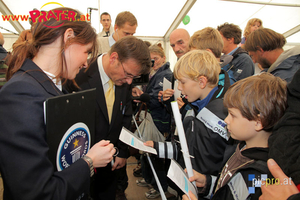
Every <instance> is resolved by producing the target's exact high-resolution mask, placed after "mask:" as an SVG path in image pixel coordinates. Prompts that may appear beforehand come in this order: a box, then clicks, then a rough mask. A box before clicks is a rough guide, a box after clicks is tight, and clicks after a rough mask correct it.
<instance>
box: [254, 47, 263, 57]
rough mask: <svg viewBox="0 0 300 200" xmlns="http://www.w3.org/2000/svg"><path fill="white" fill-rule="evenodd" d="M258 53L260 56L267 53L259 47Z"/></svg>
mask: <svg viewBox="0 0 300 200" xmlns="http://www.w3.org/2000/svg"><path fill="white" fill-rule="evenodd" d="M256 52H259V54H260V55H261V56H262V55H263V54H264V53H265V51H264V50H263V49H262V48H261V47H260V46H257V51H256Z"/></svg>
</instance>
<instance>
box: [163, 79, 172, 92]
mask: <svg viewBox="0 0 300 200" xmlns="http://www.w3.org/2000/svg"><path fill="white" fill-rule="evenodd" d="M171 88H172V83H171V81H169V80H168V79H166V78H164V80H163V91H165V90H166V89H171Z"/></svg>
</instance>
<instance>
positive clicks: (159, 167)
mask: <svg viewBox="0 0 300 200" xmlns="http://www.w3.org/2000/svg"><path fill="white" fill-rule="evenodd" d="M150 159H151V161H152V164H153V167H154V169H155V172H156V174H157V177H158V179H159V181H160V184H161V187H162V188H163V190H164V191H165V192H166V191H167V190H168V182H167V174H166V170H165V163H164V159H162V158H157V157H154V156H150ZM141 163H142V175H143V178H144V179H145V181H146V182H147V183H149V184H151V185H152V186H153V187H154V189H156V190H157V191H158V186H157V184H156V180H155V178H154V175H153V173H152V170H151V166H150V164H149V162H148V158H147V156H146V155H143V156H142V159H141Z"/></svg>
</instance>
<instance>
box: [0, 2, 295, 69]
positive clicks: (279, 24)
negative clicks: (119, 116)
mask: <svg viewBox="0 0 300 200" xmlns="http://www.w3.org/2000/svg"><path fill="white" fill-rule="evenodd" d="M47 3H49V0H40V1H38V2H37V1H35V0H26V1H23V0H0V5H1V6H0V12H1V16H2V17H1V18H0V32H2V33H3V34H4V38H5V44H4V47H5V48H6V49H8V50H10V49H11V46H12V44H13V42H14V41H15V40H16V39H17V36H16V35H14V34H12V33H10V32H8V31H6V30H5V29H7V30H10V31H11V32H14V33H17V34H19V33H20V32H21V31H22V30H23V29H29V28H30V25H29V23H28V21H26V20H24V21H22V20H18V21H12V20H11V21H10V22H8V21H4V19H3V16H4V15H29V11H31V10H33V9H34V8H37V9H40V8H41V7H43V6H44V7H43V8H42V9H43V10H49V9H52V8H55V7H59V6H60V5H63V6H66V7H72V8H75V9H78V10H80V11H81V12H82V13H83V14H90V9H88V8H96V9H98V10H94V9H93V10H91V16H90V18H91V24H92V26H93V27H94V28H95V30H96V31H97V32H99V31H100V30H101V29H102V27H101V25H100V23H99V16H100V14H101V13H102V12H108V13H110V15H111V17H112V22H113V23H112V25H114V21H115V17H116V16H117V14H118V13H120V12H122V11H130V12H132V13H133V14H134V15H135V16H136V18H137V20H138V27H137V30H136V34H135V36H137V37H138V38H141V39H143V40H148V41H149V42H151V43H152V44H156V43H159V42H160V43H162V45H163V47H164V49H165V51H166V56H167V60H169V61H170V63H171V67H173V66H174V64H175V63H176V60H177V58H176V56H175V54H174V52H173V50H172V48H171V47H170V44H169V35H170V33H171V32H172V31H173V30H174V29H176V28H184V29H186V30H187V31H188V32H189V33H190V35H192V34H193V33H194V32H195V31H197V30H200V29H203V28H205V27H208V26H209V27H213V28H217V26H218V25H221V24H223V23H225V22H229V23H234V24H236V25H238V26H240V28H241V29H242V30H244V28H245V26H246V24H247V21H248V20H249V19H251V18H254V17H256V18H260V19H261V20H262V21H263V26H264V27H266V28H270V29H273V30H275V31H276V32H279V33H282V34H284V35H285V36H286V37H287V45H286V46H285V48H290V47H293V46H295V45H300V32H299V30H300V0H244V1H243V0H209V1H208V0H176V1H174V0H151V1H145V0H127V1H124V0H85V1H84V2H83V1H81V0H73V1H67V0H59V1H57V2H56V3H57V4H47ZM59 4H60V5H59ZM185 15H189V17H190V22H189V23H188V24H187V25H184V24H183V23H182V19H183V18H184V16H185ZM1 27H3V28H4V29H2V28H1Z"/></svg>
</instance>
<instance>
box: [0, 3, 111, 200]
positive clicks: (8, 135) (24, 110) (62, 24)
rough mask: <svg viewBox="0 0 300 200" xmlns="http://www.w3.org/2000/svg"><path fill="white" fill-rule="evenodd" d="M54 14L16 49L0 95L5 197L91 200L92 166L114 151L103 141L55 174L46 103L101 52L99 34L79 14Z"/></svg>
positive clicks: (65, 11)
mask: <svg viewBox="0 0 300 200" xmlns="http://www.w3.org/2000/svg"><path fill="white" fill-rule="evenodd" d="M35 12H39V11H35ZM53 13H55V15H60V16H59V17H58V19H57V18H50V19H49V20H48V21H46V22H36V23H35V24H34V30H33V40H32V43H29V42H23V43H21V44H19V45H18V46H17V47H16V48H15V49H14V51H13V55H12V59H11V62H10V64H9V69H8V73H7V79H8V80H9V81H8V82H7V83H6V84H5V86H4V87H3V88H2V89H1V92H0V172H1V175H2V178H3V182H4V199H17V200H21V199H27V200H28V199H30V200H34V199H37V200H41V199H43V200H46V199H55V200H59V199H86V198H87V195H86V193H88V192H89V187H90V176H91V175H92V174H93V172H94V169H93V168H94V167H103V166H106V165H107V163H109V162H110V161H111V159H112V155H113V154H114V153H115V149H114V148H113V145H112V144H109V141H104V140H103V141H100V142H99V143H97V144H95V145H94V146H93V147H92V148H91V149H90V150H89V151H88V153H87V154H86V156H85V157H83V158H81V159H79V160H77V161H76V162H75V163H73V164H72V165H71V166H69V167H68V168H67V169H64V170H63V171H59V172H58V171H56V170H55V167H54V166H53V165H52V163H51V161H50V160H49V157H48V150H49V146H48V144H47V139H46V126H45V123H44V111H43V102H44V101H45V100H46V99H47V98H49V97H53V96H58V95H62V94H63V92H62V89H61V80H62V79H63V78H64V79H74V78H75V76H76V74H77V73H78V72H79V70H80V68H82V67H87V58H88V54H89V53H90V52H95V49H96V48H95V47H96V33H95V32H94V29H93V28H92V27H91V26H90V24H89V23H88V22H86V21H80V16H81V14H80V13H78V11H76V10H73V9H70V8H66V7H63V8H58V9H55V12H54V11H53ZM74 14H76V15H74ZM61 15H64V17H62V16H61ZM72 16H73V17H75V20H70V18H69V17H72ZM77 19H78V20H77ZM37 21H38V20H37ZM94 55H95V54H94Z"/></svg>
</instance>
